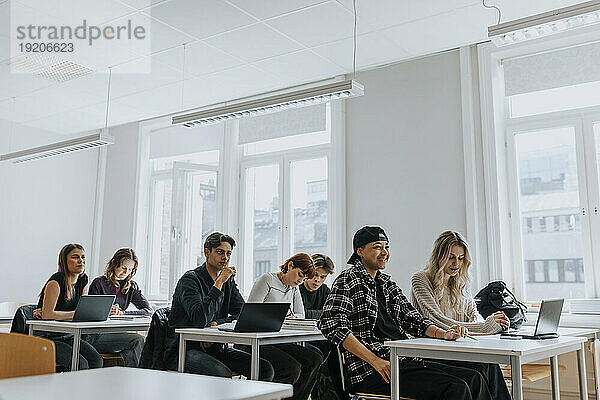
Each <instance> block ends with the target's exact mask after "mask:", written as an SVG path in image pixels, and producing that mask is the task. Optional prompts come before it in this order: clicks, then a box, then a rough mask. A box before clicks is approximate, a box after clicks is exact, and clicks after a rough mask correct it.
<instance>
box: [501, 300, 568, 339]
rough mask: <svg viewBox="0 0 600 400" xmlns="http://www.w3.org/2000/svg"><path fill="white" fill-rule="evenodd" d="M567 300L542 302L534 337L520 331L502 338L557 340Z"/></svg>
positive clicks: (502, 335) (509, 333)
mask: <svg viewBox="0 0 600 400" xmlns="http://www.w3.org/2000/svg"><path fill="white" fill-rule="evenodd" d="M564 302H565V299H553V300H542V305H541V306H540V312H539V314H538V319H537V322H536V324H535V331H534V332H533V335H529V334H526V333H519V331H515V332H508V333H502V334H501V335H500V337H501V338H502V337H506V338H514V337H521V338H523V339H555V338H557V337H558V333H557V331H558V324H559V323H560V314H561V313H562V309H563V305H564Z"/></svg>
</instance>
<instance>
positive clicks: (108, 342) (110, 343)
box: [85, 248, 152, 367]
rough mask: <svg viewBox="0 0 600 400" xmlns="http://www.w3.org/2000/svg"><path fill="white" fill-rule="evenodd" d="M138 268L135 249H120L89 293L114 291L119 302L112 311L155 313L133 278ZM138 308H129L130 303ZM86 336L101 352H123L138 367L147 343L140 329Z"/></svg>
mask: <svg viewBox="0 0 600 400" xmlns="http://www.w3.org/2000/svg"><path fill="white" fill-rule="evenodd" d="M137 269H138V259H137V256H136V255H135V252H134V251H133V249H127V248H124V249H119V250H117V251H116V253H115V254H114V255H113V256H112V258H111V259H110V261H109V262H108V263H107V264H106V268H105V270H104V275H102V276H99V277H97V278H95V279H94V280H93V281H92V283H91V284H90V289H89V294H114V295H116V299H115V304H114V305H113V307H112V309H111V310H110V315H123V314H129V315H145V316H149V317H150V316H152V307H151V306H150V303H148V300H147V299H146V298H145V297H144V295H143V294H142V291H141V290H140V288H139V286H138V285H137V283H136V282H135V281H133V280H132V278H133V277H134V276H135V273H136V272H137ZM130 303H133V305H134V306H136V307H137V310H135V311H125V310H127V308H128V307H129V304H130ZM85 340H86V341H87V342H88V343H90V344H91V345H92V346H94V348H95V349H96V350H98V352H100V353H119V354H120V355H121V357H122V358H123V363H124V364H125V366H126V367H137V366H138V363H139V361H140V356H141V354H142V348H143V347H144V337H143V336H142V335H139V334H137V333H127V332H126V333H104V334H98V335H86V338H85Z"/></svg>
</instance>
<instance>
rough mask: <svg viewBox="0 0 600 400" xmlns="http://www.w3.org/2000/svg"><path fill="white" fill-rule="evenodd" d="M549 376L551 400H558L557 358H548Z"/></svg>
mask: <svg viewBox="0 0 600 400" xmlns="http://www.w3.org/2000/svg"><path fill="white" fill-rule="evenodd" d="M550 376H551V378H552V379H551V380H552V400H560V385H559V379H558V356H552V357H550Z"/></svg>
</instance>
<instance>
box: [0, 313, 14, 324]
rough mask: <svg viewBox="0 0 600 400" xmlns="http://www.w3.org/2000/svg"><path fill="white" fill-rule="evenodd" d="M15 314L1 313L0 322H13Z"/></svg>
mask: <svg viewBox="0 0 600 400" xmlns="http://www.w3.org/2000/svg"><path fill="white" fill-rule="evenodd" d="M12 320H13V316H12V315H8V314H2V315H0V324H12Z"/></svg>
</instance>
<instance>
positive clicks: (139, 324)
mask: <svg viewBox="0 0 600 400" xmlns="http://www.w3.org/2000/svg"><path fill="white" fill-rule="evenodd" d="M150 322H151V319H150V318H149V317H148V318H134V319H131V320H110V319H109V320H107V321H102V322H61V321H48V320H41V319H30V320H28V321H27V325H29V334H30V335H33V333H34V332H35V331H45V332H58V333H71V334H73V355H72V356H71V371H77V370H78V369H79V344H80V341H81V335H82V334H93V333H120V332H136V331H147V330H148V328H150Z"/></svg>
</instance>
